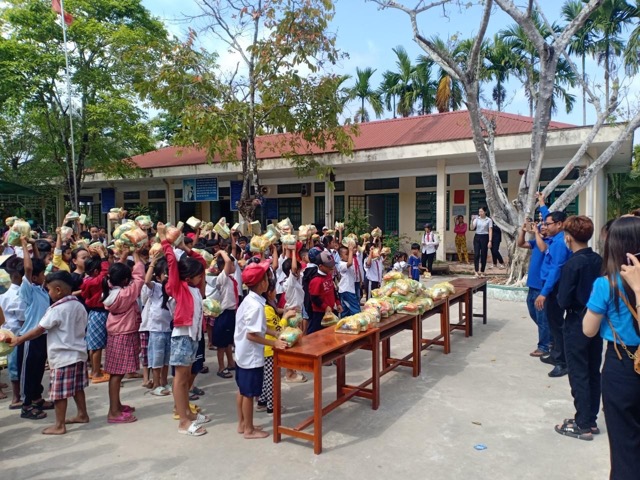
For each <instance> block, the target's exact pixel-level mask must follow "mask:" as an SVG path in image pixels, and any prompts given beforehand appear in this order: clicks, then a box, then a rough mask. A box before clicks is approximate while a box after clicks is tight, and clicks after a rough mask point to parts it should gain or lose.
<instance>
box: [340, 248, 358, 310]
mask: <svg viewBox="0 0 640 480" xmlns="http://www.w3.org/2000/svg"><path fill="white" fill-rule="evenodd" d="M337 265H338V268H337V270H338V273H340V281H339V282H338V295H339V296H340V303H341V304H342V314H341V317H348V316H351V315H355V314H356V313H360V298H359V297H358V296H357V295H356V286H355V280H356V272H355V269H354V266H353V264H352V265H351V266H350V267H349V266H348V265H347V262H344V261H341V262H340V263H339V264H337Z"/></svg>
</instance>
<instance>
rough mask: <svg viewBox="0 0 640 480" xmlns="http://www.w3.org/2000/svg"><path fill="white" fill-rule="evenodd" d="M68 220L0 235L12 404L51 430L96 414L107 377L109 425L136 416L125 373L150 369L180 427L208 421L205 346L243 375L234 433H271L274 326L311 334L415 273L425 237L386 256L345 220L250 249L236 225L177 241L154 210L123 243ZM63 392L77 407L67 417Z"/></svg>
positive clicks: (199, 427)
mask: <svg viewBox="0 0 640 480" xmlns="http://www.w3.org/2000/svg"><path fill="white" fill-rule="evenodd" d="M65 223H66V225H63V226H61V227H60V228H58V229H57V230H56V234H57V235H56V238H55V240H54V238H52V237H51V236H48V235H42V236H41V238H34V236H33V235H22V236H21V237H20V239H19V242H18V243H19V245H17V244H16V241H15V238H13V241H12V242H11V243H9V242H8V241H7V240H8V233H9V231H8V230H6V231H5V232H4V235H3V249H4V252H3V253H5V255H4V256H3V257H2V259H3V262H2V265H1V268H2V269H4V270H5V271H6V272H7V274H8V277H9V278H10V285H9V286H8V288H7V289H6V292H5V293H3V294H2V295H0V312H1V313H3V314H4V318H5V323H4V325H2V327H1V328H3V329H8V330H10V331H11V332H13V334H15V336H16V337H15V338H14V339H13V341H12V345H13V346H14V347H15V348H14V350H13V351H12V353H11V354H10V356H9V359H8V366H9V375H10V380H11V390H12V395H13V397H12V399H11V403H10V408H11V409H16V410H19V411H20V416H21V417H22V418H25V419H30V420H41V419H44V418H46V417H47V412H46V411H47V410H55V424H54V425H53V426H52V427H48V428H46V429H45V430H44V431H43V433H45V434H63V433H65V432H66V428H67V427H66V426H67V425H68V424H70V423H86V422H88V421H89V413H88V412H87V407H86V402H85V395H84V389H85V388H86V387H87V386H88V384H89V381H90V382H91V383H93V384H101V383H106V384H107V388H106V390H107V393H108V398H109V409H108V411H107V416H106V418H107V422H108V423H110V424H120V423H132V422H135V421H137V417H136V414H135V410H136V409H135V407H133V406H131V405H125V404H123V403H122V402H121V399H120V389H121V383H122V381H123V379H124V378H125V377H127V378H132V377H133V378H142V380H143V386H144V387H146V388H148V389H149V393H150V394H151V395H153V396H157V397H165V396H169V395H173V400H174V412H173V413H174V418H175V419H176V420H178V432H179V433H181V434H185V435H189V436H201V435H204V434H205V433H206V429H205V428H204V425H205V424H206V423H208V422H209V421H210V419H209V417H208V416H206V415H203V414H202V413H200V412H199V408H198V407H197V406H196V405H195V404H194V403H192V402H193V401H194V400H197V399H198V397H199V396H200V395H204V393H205V392H204V391H203V390H202V389H200V388H198V387H197V386H196V385H195V379H196V376H197V375H198V374H199V373H201V372H202V371H203V370H204V369H206V368H207V367H205V366H204V356H205V350H207V347H208V349H209V350H216V354H217V376H218V377H220V378H222V379H231V378H233V377H235V380H236V383H237V386H238V395H237V409H238V432H239V433H242V434H243V435H244V436H245V438H248V439H253V438H264V437H265V436H267V434H266V433H265V432H263V431H262V430H261V429H260V428H259V427H256V426H255V425H254V423H253V411H254V408H255V410H256V411H260V412H261V411H266V412H267V413H273V389H272V386H273V375H274V372H273V354H274V352H273V349H274V348H285V347H286V344H285V343H284V342H282V341H280V340H278V339H277V335H278V332H279V331H281V330H282V329H283V328H284V327H286V326H287V321H288V320H289V319H290V318H292V317H295V316H299V317H301V318H302V325H303V332H304V334H306V335H310V334H313V333H314V332H316V331H318V330H320V329H322V328H323V321H322V320H323V317H324V316H325V315H326V314H328V313H333V314H336V315H338V316H347V315H353V314H355V313H358V312H359V311H360V303H361V298H362V296H367V295H368V292H370V291H371V290H372V289H374V288H377V287H378V286H379V285H380V281H381V279H382V275H383V274H384V271H385V269H386V268H391V267H394V268H396V269H400V270H403V271H407V272H408V273H410V274H411V275H412V276H414V278H415V276H416V275H419V274H420V271H421V267H420V258H419V252H420V248H419V246H418V245H413V246H412V255H411V257H410V259H407V258H406V255H405V256H404V257H401V256H398V255H396V257H394V259H393V261H390V260H391V258H388V257H389V254H390V252H389V251H388V249H387V248H383V246H382V240H381V238H380V236H379V235H375V236H371V235H369V234H366V235H364V236H362V237H361V238H360V239H358V238H357V237H355V236H353V235H352V236H351V237H350V238H349V239H346V237H345V238H343V230H344V227H343V226H338V228H337V229H336V231H335V236H334V232H333V231H329V229H328V228H327V227H325V228H324V229H323V230H322V234H320V233H318V234H316V235H310V236H309V238H308V239H307V240H306V241H305V242H302V241H297V242H295V244H283V243H280V242H278V241H273V242H271V243H270V244H269V245H267V246H266V247H265V248H263V249H256V248H252V247H251V238H250V237H246V236H243V235H241V233H240V232H238V231H235V230H234V229H231V230H230V231H229V232H228V234H227V235H221V234H220V233H219V232H216V231H215V230H210V231H207V232H203V231H202V230H201V229H200V228H189V227H188V226H185V227H184V232H181V233H182V234H181V235H180V237H179V238H178V239H177V240H176V239H174V238H173V237H171V238H169V236H170V234H169V233H168V230H169V228H170V227H167V226H166V225H164V224H163V223H160V222H159V223H157V224H156V225H155V228H153V226H151V225H148V226H146V228H145V231H146V236H147V237H148V240H149V241H148V242H147V241H144V242H141V243H140V244H139V245H137V246H123V245H122V244H118V242H114V243H110V244H108V243H107V239H106V238H105V237H103V236H101V235H100V231H101V229H99V228H97V227H90V228H89V229H88V230H87V231H82V232H78V231H75V232H73V234H69V232H68V229H69V225H71V226H75V228H76V230H84V229H83V228H81V227H79V226H78V225H77V224H76V223H75V222H73V221H72V220H70V218H65ZM65 229H67V230H66V231H65ZM83 238H85V240H84V241H83V240H82V239H83ZM145 240H146V239H145ZM154 243H159V245H158V247H160V246H161V248H152V245H153V244H154ZM204 256H208V257H209V258H211V259H212V260H207V261H205V259H204ZM387 260H389V262H387ZM407 260H408V261H407ZM204 299H214V300H216V301H217V302H218V304H219V308H220V312H219V314H217V315H210V314H209V315H205V309H204V308H203V300H204ZM0 318H2V317H1V316H0ZM206 337H208V338H206ZM103 351H104V355H103ZM47 362H48V368H49V369H50V375H49V376H50V385H49V391H48V397H47V398H48V399H49V400H46V399H45V397H46V395H45V388H44V386H43V378H44V373H45V370H46V368H47ZM170 367H171V368H170ZM140 369H142V371H143V373H142V375H140V374H139V373H138V372H139V370H140ZM205 371H206V370H205ZM170 373H171V375H172V377H173V381H172V382H170V381H169V374H170ZM306 380H307V379H306V377H305V376H304V375H303V374H302V373H300V372H297V371H295V370H287V371H286V373H285V381H286V382H289V383H303V382H305V381H306ZM7 386H8V385H6V384H5V385H0V387H5V388H6V387H7ZM0 395H1V396H2V397H3V398H4V396H5V395H4V393H3V392H2V390H1V389H0ZM69 398H73V399H74V401H75V403H76V406H77V414H76V415H75V416H73V417H71V418H69V416H67V413H66V411H67V400H68V399H69ZM254 400H256V401H257V405H256V406H254Z"/></svg>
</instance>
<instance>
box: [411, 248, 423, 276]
mask: <svg viewBox="0 0 640 480" xmlns="http://www.w3.org/2000/svg"><path fill="white" fill-rule="evenodd" d="M409 266H410V267H411V278H412V279H413V280H420V267H422V263H421V260H420V245H419V244H417V243H412V244H411V256H409Z"/></svg>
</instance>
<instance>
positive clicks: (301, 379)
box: [284, 372, 307, 383]
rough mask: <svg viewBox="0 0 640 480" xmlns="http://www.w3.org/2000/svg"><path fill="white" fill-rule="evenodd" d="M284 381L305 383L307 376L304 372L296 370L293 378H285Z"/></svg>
mask: <svg viewBox="0 0 640 480" xmlns="http://www.w3.org/2000/svg"><path fill="white" fill-rule="evenodd" d="M284 381H285V382H286V383H304V382H306V381H307V377H305V376H304V374H302V373H299V372H296V374H295V376H294V377H291V378H287V377H285V378H284Z"/></svg>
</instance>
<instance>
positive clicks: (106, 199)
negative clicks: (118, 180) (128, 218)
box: [100, 188, 116, 214]
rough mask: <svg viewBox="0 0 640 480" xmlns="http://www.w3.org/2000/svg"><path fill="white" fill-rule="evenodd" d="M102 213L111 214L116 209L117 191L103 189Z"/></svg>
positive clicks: (101, 194)
mask: <svg viewBox="0 0 640 480" xmlns="http://www.w3.org/2000/svg"><path fill="white" fill-rule="evenodd" d="M100 199H101V203H102V205H101V207H100V208H101V209H102V213H103V214H105V213H109V210H111V209H112V208H116V190H115V188H103V189H102V191H101V193H100Z"/></svg>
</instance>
